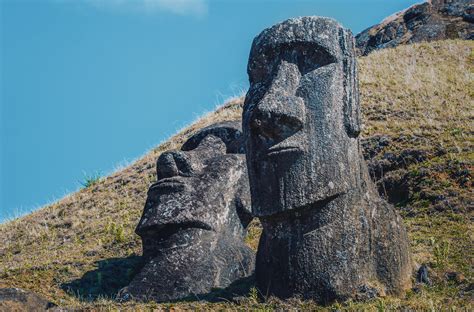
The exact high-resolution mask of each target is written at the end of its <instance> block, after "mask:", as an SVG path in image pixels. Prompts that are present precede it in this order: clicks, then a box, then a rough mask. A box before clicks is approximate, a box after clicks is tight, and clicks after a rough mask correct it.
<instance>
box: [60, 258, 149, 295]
mask: <svg viewBox="0 0 474 312" xmlns="http://www.w3.org/2000/svg"><path fill="white" fill-rule="evenodd" d="M96 264H97V269H95V270H92V271H89V272H86V273H85V274H84V275H83V276H82V277H81V278H80V279H77V280H73V281H71V282H69V283H64V284H62V285H61V288H62V289H63V290H65V291H67V292H69V293H70V294H72V295H73V296H75V297H77V298H79V299H81V300H90V301H93V300H96V299H97V298H100V297H102V298H103V297H107V298H115V296H116V295H117V292H118V291H119V290H120V289H121V288H123V287H125V286H127V285H128V284H129V283H130V281H131V280H132V278H133V277H134V276H135V274H136V273H138V271H139V270H140V269H141V267H142V266H143V261H142V257H140V256H129V257H127V258H109V259H105V260H100V261H97V262H96Z"/></svg>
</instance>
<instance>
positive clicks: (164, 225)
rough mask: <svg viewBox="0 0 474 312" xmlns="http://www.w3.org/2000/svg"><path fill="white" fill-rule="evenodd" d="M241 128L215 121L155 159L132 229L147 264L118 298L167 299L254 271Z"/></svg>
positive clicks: (207, 289) (222, 285) (225, 283)
mask: <svg viewBox="0 0 474 312" xmlns="http://www.w3.org/2000/svg"><path fill="white" fill-rule="evenodd" d="M241 134H242V133H241V130H240V123H236V122H224V123H219V124H214V125H212V126H210V127H207V128H204V129H201V130H200V131H199V132H198V133H197V134H195V135H194V136H192V137H191V138H190V139H189V140H188V141H186V143H184V145H183V146H182V147H181V150H175V151H169V152H165V153H163V154H161V156H160V157H159V158H158V161H157V174H158V180H157V182H156V183H154V184H153V185H152V186H151V187H150V189H149V191H148V198H147V202H146V204H145V209H144V211H143V215H142V218H141V220H140V222H139V224H138V226H137V228H136V233H137V234H138V235H140V237H141V238H142V242H143V256H144V259H145V264H144V267H143V268H142V269H141V271H140V272H139V273H138V274H137V275H136V276H135V277H134V278H133V280H132V281H131V283H130V284H129V285H128V287H126V288H124V289H123V291H121V293H122V295H121V296H125V297H127V298H130V296H128V295H131V296H132V297H133V298H135V299H140V300H149V299H153V300H156V301H173V300H177V299H181V298H185V297H194V296H197V295H204V294H208V293H209V292H211V290H212V289H214V288H225V287H227V286H229V285H230V284H231V283H232V282H234V281H236V280H238V279H240V278H244V277H247V276H249V275H250V274H251V273H252V272H253V268H254V257H255V255H254V253H253V252H252V250H251V249H250V248H249V247H248V246H246V245H245V242H244V236H245V228H246V227H247V225H248V223H249V222H250V221H251V216H250V205H249V204H250V192H249V185H248V176H247V167H246V163H245V155H244V154H243V153H242V152H243V147H242V137H241ZM125 297H123V298H125Z"/></svg>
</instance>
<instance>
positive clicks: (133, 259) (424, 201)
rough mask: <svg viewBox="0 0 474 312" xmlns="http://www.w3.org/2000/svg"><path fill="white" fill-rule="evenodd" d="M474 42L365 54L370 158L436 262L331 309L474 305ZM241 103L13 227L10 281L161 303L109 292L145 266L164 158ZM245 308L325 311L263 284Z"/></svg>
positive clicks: (5, 253)
mask: <svg viewBox="0 0 474 312" xmlns="http://www.w3.org/2000/svg"><path fill="white" fill-rule="evenodd" d="M473 48H474V42H472V41H439V42H433V43H422V44H415V45H409V46H400V47H397V48H395V49H387V50H381V51H377V52H374V53H372V54H370V55H369V56H367V57H362V58H360V59H359V67H360V89H361V103H362V108H363V112H364V124H365V128H364V132H363V136H364V137H365V138H368V139H366V140H365V141H364V142H365V143H364V146H365V151H366V152H365V154H366V155H365V156H366V158H367V159H368V161H369V167H370V170H371V174H372V175H373V177H374V179H375V180H377V181H378V186H379V190H380V192H381V193H382V194H385V195H387V196H388V198H389V199H390V200H391V201H392V202H393V203H394V204H395V205H396V206H397V207H399V209H400V211H401V213H402V215H403V217H404V220H405V222H406V224H407V227H408V230H409V235H410V239H411V245H412V249H413V253H414V260H415V261H416V262H417V263H418V264H421V263H427V264H428V266H429V268H430V277H431V279H432V285H431V286H425V287H422V286H419V287H418V288H416V289H415V290H414V291H412V292H410V293H409V294H408V295H407V298H404V299H395V298H383V299H377V300H374V301H372V302H368V303H354V302H349V303H345V304H335V305H333V306H332V307H329V308H340V309H349V310H351V309H361V308H367V309H369V310H372V309H373V310H375V309H380V308H384V307H385V308H399V307H401V306H405V307H410V308H412V309H430V308H435V309H441V308H443V307H444V308H447V307H450V306H453V305H455V306H457V307H463V306H464V307H465V308H468V307H469V306H470V307H471V308H472V303H471V300H472V296H473V293H472V292H473V288H474V287H473V283H472V277H473V276H472V265H473V260H474V259H473V255H474V250H473V237H472V235H473V234H472V233H474V231H473V226H472V225H473V223H472V222H471V220H472V218H473V216H474V215H473V214H472V203H473V199H474V196H473V194H472V174H473V165H474V154H473V143H474V142H473V138H474V136H473V134H474V133H473V132H474V127H473V124H472V123H473V120H474V111H473V90H474V85H473V69H474V64H473V61H474V54H473V52H472V51H473ZM241 105H242V99H241V98H240V99H234V100H232V101H230V102H228V103H227V104H225V105H224V106H222V107H221V108H219V109H217V110H216V111H215V112H213V113H210V114H208V115H206V116H204V117H203V118H201V119H200V120H198V121H197V122H196V123H194V124H193V125H191V126H190V127H188V128H186V129H185V130H183V131H181V132H180V133H178V134H177V135H175V136H173V137H172V138H170V139H169V140H168V141H166V142H165V143H163V144H161V145H160V146H158V147H156V148H155V149H153V150H152V151H150V152H149V153H148V154H147V155H145V156H144V157H143V158H142V159H140V160H138V161H136V162H135V163H134V164H132V165H131V166H129V167H127V168H125V169H123V170H121V171H118V172H116V173H114V174H112V175H110V176H108V177H105V178H103V179H101V180H100V181H97V182H96V183H92V185H90V186H88V187H86V188H84V189H82V190H80V191H79V192H77V193H74V194H71V195H70V196H68V197H66V198H64V199H62V200H60V201H58V202H56V203H54V204H52V205H50V206H47V207H44V208H43V209H40V210H38V211H36V212H34V213H31V214H30V215H27V216H25V217H22V218H20V219H17V220H14V221H10V222H8V223H5V224H1V225H0V287H13V286H14V287H21V288H24V289H30V290H32V291H34V292H36V293H38V294H42V295H44V296H45V297H46V298H48V299H50V300H52V301H54V302H56V303H57V304H59V305H61V306H65V307H75V308H83V309H109V308H118V307H121V308H123V309H145V308H152V307H157V306H158V305H157V304H154V303H148V304H141V303H134V302H127V303H122V304H121V303H117V302H115V301H113V300H110V299H106V298H107V297H112V296H114V294H115V293H116V292H117V291H118V290H119V289H120V288H121V287H123V286H125V285H126V284H127V283H128V281H129V280H130V277H131V276H132V275H133V273H134V270H135V269H136V268H137V266H138V264H139V260H140V259H139V257H138V256H139V255H140V253H141V243H140V240H139V237H138V236H137V235H135V234H134V228H135V226H136V224H137V222H138V219H139V217H140V215H141V212H142V209H143V205H144V203H145V198H146V192H147V189H148V186H149V185H150V184H151V183H152V182H153V181H154V180H155V179H156V176H155V159H156V158H157V156H158V155H159V154H160V153H161V152H163V151H165V150H169V149H173V148H177V147H179V146H180V145H181V144H182V143H183V142H184V141H185V139H186V138H187V137H188V136H189V135H190V134H192V133H193V132H194V131H196V130H197V129H199V128H201V127H204V126H206V125H209V124H211V123H214V122H217V121H222V120H238V119H240V115H241ZM400 190H402V191H400ZM259 234H260V229H259V226H258V222H254V223H253V226H252V227H251V228H250V230H249V234H248V237H247V241H248V244H249V245H250V246H251V247H253V248H256V245H257V242H258V237H259ZM250 286H251V285H250ZM239 304H240V305H241V306H240V307H241V308H245V309H251V308H270V309H272V308H282V309H286V308H289V307H290V306H294V305H298V306H300V307H301V308H302V309H304V308H307V309H309V308H312V309H315V308H318V309H319V308H321V307H316V306H315V305H314V303H311V302H300V301H298V300H294V301H290V302H281V301H278V300H275V299H271V300H269V301H267V302H266V303H259V302H258V296H256V293H255V291H254V290H251V291H250V294H249V296H248V297H246V298H241V299H240V303H239ZM171 305H173V306H176V307H178V308H182V309H187V308H192V307H194V308H196V307H198V308H202V309H209V308H224V309H235V308H238V306H237V305H236V304H235V303H230V302H221V303H204V302H203V303H198V302H186V303H174V304H167V305H161V307H170V306H171ZM321 309H323V308H321Z"/></svg>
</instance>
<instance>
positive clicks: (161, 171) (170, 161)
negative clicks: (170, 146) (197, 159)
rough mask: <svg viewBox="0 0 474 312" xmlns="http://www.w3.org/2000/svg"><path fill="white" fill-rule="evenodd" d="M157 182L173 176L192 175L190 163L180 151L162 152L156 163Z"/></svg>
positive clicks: (186, 156) (187, 157)
mask: <svg viewBox="0 0 474 312" xmlns="http://www.w3.org/2000/svg"><path fill="white" fill-rule="evenodd" d="M156 173H157V178H158V180H161V179H164V178H171V177H175V176H190V175H191V174H192V173H193V168H192V161H191V159H190V158H189V156H188V155H187V154H186V153H185V152H182V151H169V152H164V153H163V154H161V155H160V157H158V160H157V163H156Z"/></svg>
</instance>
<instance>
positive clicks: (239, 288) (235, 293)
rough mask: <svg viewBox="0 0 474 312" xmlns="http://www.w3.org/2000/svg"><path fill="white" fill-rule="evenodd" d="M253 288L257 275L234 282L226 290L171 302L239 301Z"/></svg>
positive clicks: (213, 291) (213, 290)
mask: <svg viewBox="0 0 474 312" xmlns="http://www.w3.org/2000/svg"><path fill="white" fill-rule="evenodd" d="M252 287H255V275H254V274H252V275H251V276H247V277H243V278H241V279H238V280H236V281H234V282H233V283H232V284H230V285H229V286H228V287H226V288H213V289H212V291H210V292H209V293H207V294H199V295H194V296H189V297H186V298H183V299H179V300H174V301H171V302H193V301H207V302H221V301H238V300H239V299H241V298H243V297H247V296H248V294H249V293H250V290H251V289H252Z"/></svg>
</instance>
